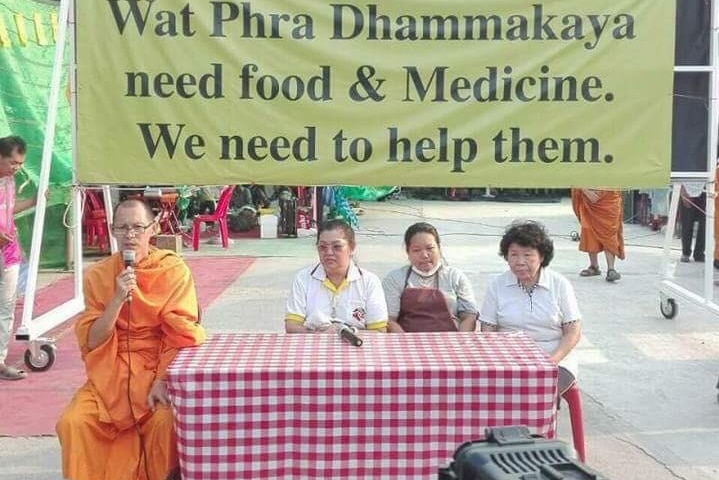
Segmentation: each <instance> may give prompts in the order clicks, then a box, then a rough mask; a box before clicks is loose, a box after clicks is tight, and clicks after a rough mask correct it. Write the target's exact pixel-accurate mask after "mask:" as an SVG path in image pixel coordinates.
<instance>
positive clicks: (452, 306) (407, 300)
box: [382, 222, 477, 332]
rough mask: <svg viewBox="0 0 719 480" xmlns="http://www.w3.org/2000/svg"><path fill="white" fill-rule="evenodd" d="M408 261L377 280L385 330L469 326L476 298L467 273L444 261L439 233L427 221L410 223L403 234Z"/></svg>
mask: <svg viewBox="0 0 719 480" xmlns="http://www.w3.org/2000/svg"><path fill="white" fill-rule="evenodd" d="M404 246H405V251H406V252H407V258H408V259H409V262H410V264H409V265H407V266H404V267H402V268H398V269H397V270H394V271H392V272H390V274H389V275H387V277H385V279H384V280H383V281H382V286H383V287H384V295H385V297H386V298H387V311H388V313H389V325H388V330H389V331H390V332H441V331H452V332H456V331H457V330H459V331H462V332H473V331H474V329H475V328H476V326H477V304H476V301H475V300H474V291H473V290H472V285H470V283H469V280H468V279H467V276H466V275H465V274H464V273H462V271H461V270H458V269H456V268H453V267H450V266H448V265H445V264H444V263H443V261H442V253H441V250H440V245H439V233H437V229H436V228H434V226H432V225H430V224H429V223H424V222H420V223H415V224H414V225H412V226H411V227H409V228H408V229H407V231H406V232H405V234H404Z"/></svg>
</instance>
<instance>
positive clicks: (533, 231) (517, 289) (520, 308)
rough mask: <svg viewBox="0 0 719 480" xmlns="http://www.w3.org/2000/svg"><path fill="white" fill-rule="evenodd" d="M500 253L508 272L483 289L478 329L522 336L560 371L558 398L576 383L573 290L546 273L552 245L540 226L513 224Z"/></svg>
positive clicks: (576, 327)
mask: <svg viewBox="0 0 719 480" xmlns="http://www.w3.org/2000/svg"><path fill="white" fill-rule="evenodd" d="M499 249H500V255H502V256H503V257H504V259H505V260H506V261H507V264H508V265H509V271H507V272H505V273H504V274H502V275H500V276H499V277H497V278H496V279H494V281H492V282H491V283H490V284H489V286H488V287H487V292H486V294H485V296H484V304H483V305H482V310H481V312H480V315H479V321H480V323H481V329H482V331H500V332H504V331H517V330H521V331H523V332H526V333H527V335H529V336H530V337H531V338H532V339H534V340H535V341H536V342H537V344H538V345H539V346H540V347H541V348H542V349H543V350H544V351H545V352H547V354H548V355H549V358H550V359H551V360H552V361H553V362H555V363H557V364H558V365H559V393H560V394H562V393H564V392H565V391H566V390H567V389H568V388H569V387H571V386H572V384H574V382H575V381H576V378H577V362H576V360H575V358H574V356H573V355H572V349H573V348H574V346H575V345H576V344H577V342H579V339H580V337H581V324H580V318H581V314H580V313H579V307H578V306H577V299H576V297H575V295H574V288H573V287H572V284H571V283H569V280H567V279H566V278H565V277H564V276H562V275H560V274H559V273H557V272H555V271H553V270H551V269H550V268H548V266H549V263H550V262H551V261H552V257H553V256H554V245H553V244H552V240H551V239H550V238H549V235H548V234H547V232H546V230H545V229H544V227H543V226H542V225H541V224H539V223H537V222H532V221H525V222H515V223H513V224H512V225H510V226H509V228H508V229H507V230H506V232H505V233H504V236H503V237H502V240H501V241H500V244H499Z"/></svg>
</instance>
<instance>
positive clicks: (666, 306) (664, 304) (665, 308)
mask: <svg viewBox="0 0 719 480" xmlns="http://www.w3.org/2000/svg"><path fill="white" fill-rule="evenodd" d="M659 310H660V311H661V312H662V315H664V318H667V319H669V320H671V319H672V318H674V317H676V316H677V313H679V305H677V302H676V300H674V299H673V298H667V299H666V301H659Z"/></svg>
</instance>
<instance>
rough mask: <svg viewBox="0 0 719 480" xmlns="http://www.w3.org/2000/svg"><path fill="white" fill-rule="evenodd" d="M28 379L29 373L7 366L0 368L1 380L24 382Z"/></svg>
mask: <svg viewBox="0 0 719 480" xmlns="http://www.w3.org/2000/svg"><path fill="white" fill-rule="evenodd" d="M25 377H27V373H25V372H24V371H22V370H18V369H17V368H14V367H8V366H7V365H1V366H0V380H22V379H23V378H25Z"/></svg>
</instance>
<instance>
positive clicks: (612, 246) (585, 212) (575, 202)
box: [572, 189, 624, 282]
mask: <svg viewBox="0 0 719 480" xmlns="http://www.w3.org/2000/svg"><path fill="white" fill-rule="evenodd" d="M572 207H573V208H574V214H575V215H576V216H577V220H579V224H580V225H581V231H580V240H579V250H580V251H582V252H587V254H588V255H589V266H588V267H587V268H585V269H584V270H582V271H581V272H579V275H580V276H582V277H594V276H596V275H601V274H602V271H601V270H600V269H599V258H598V256H599V253H600V252H604V256H605V258H606V260H607V276H606V280H607V282H616V281H617V280H619V279H620V278H622V276H621V275H620V274H619V272H617V271H616V269H615V268H614V261H615V260H616V259H617V258H619V259H621V260H624V235H623V229H624V226H623V223H622V222H623V219H622V194H621V192H619V191H616V190H589V189H583V190H579V189H572Z"/></svg>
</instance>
